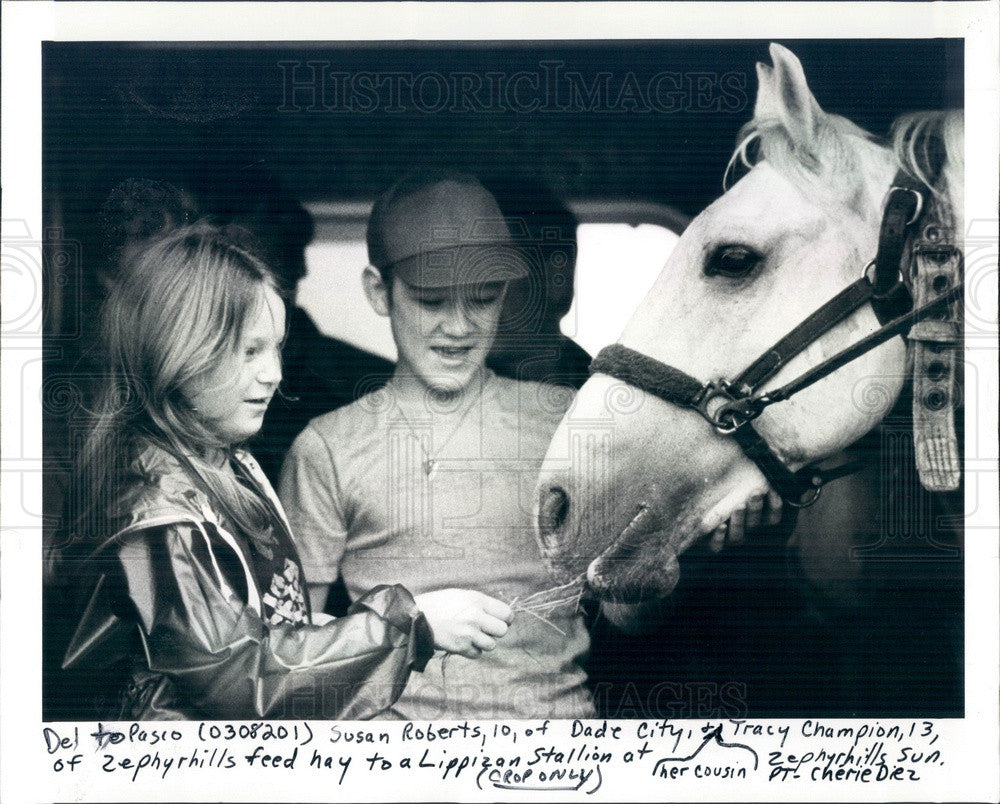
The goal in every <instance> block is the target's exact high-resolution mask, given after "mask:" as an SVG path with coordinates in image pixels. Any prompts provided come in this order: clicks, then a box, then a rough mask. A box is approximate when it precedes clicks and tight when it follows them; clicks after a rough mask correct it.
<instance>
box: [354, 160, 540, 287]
mask: <svg viewBox="0 0 1000 804" xmlns="http://www.w3.org/2000/svg"><path fill="white" fill-rule="evenodd" d="M367 241H368V260H369V262H371V264H372V265H373V266H374V267H375V268H377V269H379V271H384V270H385V269H387V268H389V267H391V268H392V273H393V275H394V276H398V277H400V279H402V280H403V281H404V282H407V283H408V284H411V285H415V286H417V287H425V288H434V287H448V286H451V285H464V284H480V283H486V282H507V281H511V280H515V279H523V278H524V277H526V276H527V275H528V269H527V267H526V265H525V263H524V258H523V256H522V254H521V250H520V249H519V248H518V247H517V245H516V244H515V242H514V239H513V237H512V236H511V233H510V229H509V227H508V226H507V223H506V221H505V220H504V217H503V213H501V211H500V207H499V206H498V205H497V202H496V200H495V199H494V198H493V196H492V195H491V194H490V192H489V191H488V190H487V189H486V188H485V187H483V185H482V184H480V182H479V180H478V179H476V178H475V177H474V176H471V175H469V174H465V173H458V172H446V171H415V172H412V173H409V174H407V175H406V176H404V177H403V178H402V179H400V180H399V181H397V182H396V183H395V184H393V185H392V187H390V188H389V189H388V190H386V191H385V192H384V193H383V194H382V195H381V196H379V198H378V199H377V200H376V201H375V206H374V207H373V208H372V214H371V217H370V218H369V219H368V232H367Z"/></svg>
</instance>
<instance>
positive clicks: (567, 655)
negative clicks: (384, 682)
mask: <svg viewBox="0 0 1000 804" xmlns="http://www.w3.org/2000/svg"><path fill="white" fill-rule="evenodd" d="M570 399H571V392H568V391H567V390H566V389H560V388H556V387H554V386H546V385H541V384H538V383H530V382H516V381H513V380H508V379H505V378H501V377H497V376H496V375H494V374H493V373H492V372H486V374H485V375H484V378H483V380H482V386H481V393H479V394H477V395H476V396H475V398H474V399H472V400H471V402H470V401H469V400H468V399H467V398H466V399H465V400H463V401H460V402H458V403H456V404H455V406H451V405H449V404H445V403H438V402H434V401H431V400H427V401H421V400H408V399H407V400H403V399H401V398H397V396H396V386H395V385H394V384H393V383H390V384H389V385H388V386H387V387H386V388H384V389H382V390H380V391H377V392H375V393H373V394H369V395H367V396H365V397H363V398H362V399H360V400H358V401H357V402H355V403H354V404H352V405H349V406H347V407H345V408H341V409H339V410H336V411H334V412H332V413H329V414H326V415H324V416H321V417H319V418H317V419H314V420H313V421H312V422H311V423H310V424H309V426H308V427H307V428H306V429H305V430H304V431H303V432H302V433H301V434H300V435H299V437H298V438H297V439H296V441H295V443H294V444H293V445H292V449H291V451H290V452H289V454H288V457H287V458H286V460H285V466H284V470H283V472H282V479H281V488H280V496H281V498H282V502H283V504H284V505H285V508H286V511H287V513H288V516H289V519H290V521H291V524H292V531H293V533H294V534H295V538H296V541H297V542H298V545H299V549H300V552H301V555H302V560H303V565H304V570H305V575H306V577H307V578H309V580H310V582H311V583H316V582H332V581H334V580H336V578H337V577H338V575H339V576H342V577H343V579H344V583H345V585H346V587H347V590H348V592H349V594H350V595H351V598H352V599H356V598H357V597H358V596H360V595H362V594H364V592H365V591H366V590H368V589H370V588H371V587H373V586H376V585H378V584H383V583H399V584H402V585H403V586H405V587H406V588H407V589H409V590H410V591H411V592H412V593H413V594H414V595H418V594H421V593H423V592H429V591H434V590H437V589H446V588H452V587H456V588H462V589H475V590H478V591H481V592H484V593H486V594H488V595H492V596H494V597H497V598H500V599H502V600H504V601H506V602H508V603H511V604H512V605H513V606H514V609H515V617H514V622H513V624H512V626H511V629H510V631H509V632H508V633H507V635H505V636H504V637H503V638H502V639H500V640H499V641H498V646H497V648H496V649H495V650H493V651H490V652H487V653H484V654H483V655H482V656H481V657H479V658H478V659H466V658H464V657H462V656H459V655H456V654H442V653H438V654H436V655H435V656H434V658H433V659H432V660H431V661H430V662H429V663H428V665H427V667H426V669H425V670H424V672H423V673H421V674H414V675H413V676H411V679H410V681H409V683H408V684H407V688H406V690H405V691H404V693H403V696H402V697H401V698H400V700H399V701H398V702H397V704H396V706H395V707H394V710H393V711H392V712H391V714H392V715H394V716H397V717H403V718H407V719H417V718H429V717H477V718H484V719H485V718H492V719H496V718H518V717H520V718H529V717H531V718H533V717H563V718H566V717H587V716H590V715H592V714H593V711H594V710H593V705H592V703H591V700H590V697H589V694H588V692H587V690H586V688H585V686H584V684H585V680H586V675H585V672H584V671H583V669H582V667H581V666H580V665H581V662H582V661H583V659H584V658H585V656H586V654H587V651H588V649H589V636H588V634H587V631H586V628H585V624H584V621H583V617H582V614H581V613H580V611H579V609H578V606H577V596H578V593H579V589H578V588H572V587H571V588H568V589H560V588H558V587H556V584H555V582H554V581H553V580H552V579H551V578H550V576H549V575H548V573H547V571H546V569H545V566H544V563H543V561H542V558H541V555H540V553H539V549H538V546H537V544H536V542H535V538H534V530H533V525H532V522H533V507H534V505H533V504H534V487H535V481H536V479H537V477H538V471H539V468H540V466H541V463H542V459H543V457H544V455H545V452H546V450H547V447H548V444H549V441H550V439H551V437H552V434H553V432H554V430H555V428H556V425H557V424H558V422H559V420H560V419H561V417H562V415H563V413H564V412H565V410H566V407H567V405H568V403H569V401H570Z"/></svg>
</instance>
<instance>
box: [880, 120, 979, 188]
mask: <svg viewBox="0 0 1000 804" xmlns="http://www.w3.org/2000/svg"><path fill="white" fill-rule="evenodd" d="M964 132H965V127H964V115H963V113H962V112H961V111H947V112H917V113H915V114H907V115H903V116H902V117H900V118H899V119H898V120H896V122H895V123H893V126H892V133H891V140H890V141H891V147H892V153H893V156H895V158H896V162H897V163H898V164H899V166H900V167H902V168H903V169H904V170H906V171H908V172H909V173H910V174H911V175H913V176H916V177H917V178H918V179H920V181H922V182H923V183H924V184H926V185H927V186H928V187H930V188H931V191H932V192H933V193H934V194H935V195H938V196H943V197H951V198H952V200H953V202H954V201H955V200H956V198H955V197H956V195H957V192H958V189H959V188H961V187H962V179H963V175H964V171H965V152H964V147H963V135H964ZM957 200H958V201H959V202H960V201H961V199H960V198H959V199H957Z"/></svg>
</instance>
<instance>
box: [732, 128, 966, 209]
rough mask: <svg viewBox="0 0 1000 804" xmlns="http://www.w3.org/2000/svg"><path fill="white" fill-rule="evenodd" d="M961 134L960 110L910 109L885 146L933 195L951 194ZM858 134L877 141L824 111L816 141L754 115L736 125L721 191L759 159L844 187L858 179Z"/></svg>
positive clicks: (959, 171)
mask: <svg viewBox="0 0 1000 804" xmlns="http://www.w3.org/2000/svg"><path fill="white" fill-rule="evenodd" d="M962 135H963V115H962V112H960V111H946V112H915V113H913V114H907V115H903V116H902V117H900V118H898V119H897V120H896V121H895V122H894V123H893V126H892V130H891V133H890V138H889V143H888V145H889V148H890V150H891V152H892V154H893V157H894V158H895V160H896V163H897V165H898V166H899V167H902V168H904V169H906V170H907V171H909V172H910V173H911V174H913V175H914V176H916V177H917V178H919V179H920V180H921V181H923V182H924V183H925V184H927V186H929V187H931V188H932V189H933V190H934V192H935V193H936V194H939V195H946V194H950V195H952V196H953V197H954V196H955V195H956V193H955V190H956V189H957V188H960V187H961V186H962V184H961V181H962V175H963V169H964V164H965V160H964V158H963V147H962V142H963V140H962ZM857 139H860V140H863V141H866V142H870V143H879V142H880V140H879V139H878V138H877V137H875V136H873V135H872V134H869V133H868V132H867V131H865V130H864V129H862V128H861V127H859V126H857V125H855V124H854V123H852V122H851V121H850V120H848V119H847V118H845V117H841V116H839V115H833V114H831V115H825V117H824V120H823V122H822V124H821V125H820V126H819V128H818V130H817V132H816V138H815V141H814V142H812V143H809V144H803V143H799V142H796V141H795V140H794V139H793V138H792V137H791V135H790V134H789V133H788V130H787V129H786V128H785V126H784V125H783V124H782V123H781V121H780V120H777V119H775V118H766V119H763V120H758V119H756V118H755V119H753V120H751V121H750V122H749V123H747V124H746V125H744V126H743V128H742V129H740V133H739V135H738V137H737V146H736V149H735V150H734V151H733V154H732V156H731V157H730V158H729V162H728V164H727V165H726V170H725V173H724V174H723V190H728V189H729V188H730V186H731V185H732V184H733V183H734V181H733V179H734V178H735V177H736V176H737V174H738V173H741V172H745V171H747V170H750V169H752V168H753V167H754V165H756V164H757V163H758V162H760V161H762V160H766V161H767V162H768V163H769V164H770V165H772V166H773V167H774V168H776V169H777V170H778V171H780V172H782V173H784V174H785V175H786V176H789V177H791V178H793V179H795V180H797V182H798V183H799V184H805V185H809V184H814V185H822V186H825V187H829V186H830V184H831V182H832V180H833V179H836V181H837V183H839V184H841V185H843V186H850V184H851V183H854V184H857V183H860V181H861V179H862V178H863V177H862V176H861V175H860V170H861V169H862V165H861V164H860V160H859V159H858V158H857V154H856V148H855V147H853V145H852V140H857ZM935 176H937V177H938V179H937V180H935V178H934V177H935Z"/></svg>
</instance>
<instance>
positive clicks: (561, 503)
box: [538, 486, 569, 549]
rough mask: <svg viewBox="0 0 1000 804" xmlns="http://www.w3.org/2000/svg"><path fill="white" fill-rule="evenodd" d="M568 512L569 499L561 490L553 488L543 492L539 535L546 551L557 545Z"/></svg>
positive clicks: (539, 512)
mask: <svg viewBox="0 0 1000 804" xmlns="http://www.w3.org/2000/svg"><path fill="white" fill-rule="evenodd" d="M568 511H569V497H568V496H566V492H565V491H563V490H562V489H561V488H559V487H558V486H553V487H552V488H550V489H548V490H547V491H543V492H542V497H541V500H540V501H539V505H538V533H539V535H540V536H541V539H542V544H543V545H544V546H545V548H546V549H552V548H553V547H555V546H556V545H557V543H558V539H559V534H560V533H561V531H562V527H563V525H564V524H565V523H566V514H567V512H568Z"/></svg>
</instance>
